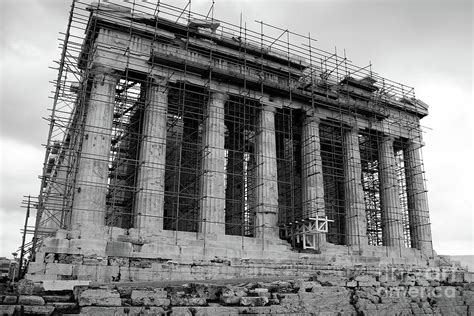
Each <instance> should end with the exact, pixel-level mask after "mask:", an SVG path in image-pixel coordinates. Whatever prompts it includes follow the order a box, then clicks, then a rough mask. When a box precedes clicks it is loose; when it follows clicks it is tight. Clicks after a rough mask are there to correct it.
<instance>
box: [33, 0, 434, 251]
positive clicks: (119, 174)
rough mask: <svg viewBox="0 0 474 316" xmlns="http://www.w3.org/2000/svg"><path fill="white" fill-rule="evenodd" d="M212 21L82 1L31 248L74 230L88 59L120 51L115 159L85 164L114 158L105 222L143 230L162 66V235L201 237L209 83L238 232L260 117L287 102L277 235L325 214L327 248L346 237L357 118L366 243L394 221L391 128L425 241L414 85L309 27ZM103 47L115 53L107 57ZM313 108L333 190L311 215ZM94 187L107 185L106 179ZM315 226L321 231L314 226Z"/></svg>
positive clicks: (150, 6)
mask: <svg viewBox="0 0 474 316" xmlns="http://www.w3.org/2000/svg"><path fill="white" fill-rule="evenodd" d="M213 15H214V5H213V6H212V7H211V9H210V10H209V12H208V13H207V14H198V13H195V12H192V11H191V1H189V3H188V5H187V6H186V7H185V8H184V9H181V8H177V7H174V6H171V5H168V4H166V3H163V2H161V1H158V2H157V3H149V2H145V1H138V0H130V1H127V3H126V4H121V5H112V4H110V3H108V1H107V2H105V1H104V2H103V3H102V2H98V3H96V4H93V5H92V7H91V6H90V5H89V3H86V2H83V1H72V6H71V11H70V16H69V21H68V26H67V30H66V32H65V33H62V36H63V38H62V39H61V41H60V47H61V49H62V53H61V57H60V60H59V61H58V62H57V65H58V68H57V70H58V77H57V80H56V81H55V82H54V84H55V93H54V96H53V100H54V101H53V106H52V109H51V115H50V117H49V119H48V120H49V123H50V129H49V133H48V137H47V142H46V153H45V160H44V168H43V173H42V176H41V188H40V193H39V195H38V197H37V198H32V199H29V200H28V202H25V205H27V206H28V207H30V206H34V207H35V208H36V209H37V216H36V222H35V225H34V227H29V228H28V229H25V233H32V234H33V239H32V242H31V243H27V244H26V245H25V247H27V248H29V249H30V250H31V251H32V253H33V254H34V252H35V250H36V249H37V247H38V246H39V244H40V243H41V240H42V239H43V238H45V237H47V236H51V235H52V234H54V233H55V231H56V230H57V229H68V228H70V222H71V212H72V208H73V201H74V196H75V192H77V187H76V183H77V182H76V180H77V179H76V178H77V173H78V162H79V160H80V159H81V150H82V145H83V139H84V137H85V132H84V131H85V129H86V113H87V108H88V105H89V99H90V97H91V90H92V86H93V84H94V83H93V82H94V81H93V77H94V73H93V70H92V69H91V68H90V67H89V66H88V65H90V63H91V62H92V60H93V58H97V56H100V57H101V58H102V59H104V60H106V59H107V58H112V57H111V56H117V57H116V58H117V60H120V62H121V63H125V65H124V69H125V70H124V71H123V72H122V73H121V74H120V79H119V80H118V81H117V84H116V86H115V101H114V109H113V122H112V128H111V133H109V131H107V130H97V129H96V131H95V132H96V133H98V134H100V135H103V136H104V137H109V138H110V150H109V152H108V154H107V155H105V156H100V157H88V158H87V159H92V160H97V161H107V164H108V175H107V179H108V180H107V188H106V192H107V193H106V210H105V212H106V214H105V222H106V225H107V226H109V227H120V228H123V229H130V228H133V227H134V225H135V224H134V223H135V220H134V218H135V216H136V199H137V195H138V194H140V190H141V189H140V188H138V187H137V179H138V177H139V175H138V174H139V169H140V168H141V166H142V165H143V163H144V162H143V161H142V158H141V155H140V150H141V148H140V147H141V145H140V144H141V143H142V141H143V139H144V137H146V136H144V135H143V132H142V131H143V128H144V127H143V124H144V113H145V112H146V111H147V104H148V101H147V95H146V94H147V93H146V87H147V85H148V83H149V82H148V80H149V79H148V78H149V75H150V74H151V73H152V72H153V70H154V69H157V68H159V69H160V71H161V73H163V74H167V78H165V80H166V81H167V82H168V85H167V95H168V104H167V112H166V131H167V132H166V137H165V138H166V139H148V140H147V141H149V142H151V143H155V144H159V143H163V142H164V143H165V144H166V163H165V165H164V166H161V165H156V166H153V168H164V170H165V188H164V199H163V201H164V202H163V203H164V213H163V219H162V221H163V229H164V230H173V231H187V232H198V231H199V227H200V221H202V219H201V218H200V215H199V209H200V203H201V200H202V198H203V197H202V194H200V192H201V191H200V186H201V183H200V181H201V178H202V177H203V175H205V174H206V173H208V172H209V170H205V168H204V165H203V163H202V160H203V158H204V157H206V154H207V152H208V148H206V146H205V145H203V137H204V136H203V133H204V128H205V125H206V119H207V118H208V117H209V116H210V115H212V114H211V113H207V104H208V103H209V101H210V98H211V95H210V93H211V92H210V91H211V88H212V87H213V86H214V85H215V82H219V84H220V86H221V87H223V88H224V89H225V90H226V92H227V94H228V96H229V97H228V99H227V101H226V103H225V112H224V121H225V132H224V133H225V138H224V139H225V143H224V149H225V176H224V177H225V233H226V234H227V235H237V236H242V237H255V235H256V234H255V216H256V208H257V207H258V205H257V204H256V203H257V202H256V197H255V187H256V186H257V185H258V184H257V183H258V181H257V173H256V171H255V170H256V168H257V160H258V159H257V158H256V148H255V147H256V138H257V135H258V134H259V133H260V132H261V130H260V127H259V122H258V117H259V113H260V111H261V107H262V104H276V103H278V104H279V107H278V108H277V109H276V112H275V143H276V160H277V187H278V205H277V206H276V207H277V208H278V224H279V226H280V227H282V230H281V235H280V237H281V238H283V239H288V241H289V242H290V243H291V244H292V246H293V247H294V248H295V249H300V248H301V247H302V245H301V242H302V241H301V239H299V238H296V237H297V234H296V235H295V234H291V233H285V231H288V229H289V228H290V231H292V228H291V227H293V228H294V229H293V230H296V229H297V225H299V224H298V223H301V222H304V221H305V220H308V218H315V217H317V216H327V221H326V224H327V225H328V227H327V229H328V231H327V234H326V240H327V242H329V243H332V244H336V245H345V244H347V238H348V237H347V229H348V228H347V227H346V226H347V217H348V215H347V214H348V213H347V211H346V209H347V205H346V198H347V197H346V195H347V194H348V193H347V188H348V186H347V181H348V180H347V170H346V167H345V165H346V164H347V161H346V160H345V159H346V158H345V156H346V155H347V154H348V153H347V147H348V145H349V144H348V143H347V142H348V140H347V138H345V135H346V133H347V131H348V130H351V129H353V128H354V126H357V131H356V133H357V138H356V139H357V140H358V144H357V145H358V147H359V148H360V156H361V157H360V168H361V172H360V174H361V178H360V179H357V181H360V182H361V183H362V188H363V203H364V209H365V214H364V216H363V217H365V220H366V222H367V229H366V230H365V231H358V232H357V235H358V236H357V237H358V238H360V237H363V238H367V240H368V244H369V245H374V246H381V245H384V237H383V231H384V225H388V224H387V222H386V221H385V220H384V215H383V214H382V213H383V212H382V210H383V204H384V203H386V201H384V200H383V198H382V196H383V194H382V191H383V188H382V186H381V184H380V178H381V172H382V171H383V170H381V167H380V165H381V164H380V159H381V158H383V156H381V155H383V154H381V150H380V148H381V147H380V143H381V141H382V138H383V136H384V135H387V134H388V135H394V136H395V141H394V145H393V150H394V152H393V153H394V155H395V157H396V181H397V188H396V191H397V192H398V195H399V197H398V199H399V200H400V208H401V212H402V213H403V216H402V217H401V218H402V223H401V225H402V227H403V235H402V236H399V238H400V239H401V240H400V245H401V247H415V246H416V245H415V244H414V243H413V238H414V233H413V231H414V230H416V225H425V226H429V225H430V223H429V216H428V211H427V209H425V210H424V214H423V215H422V217H423V219H422V220H419V219H417V220H415V219H413V216H412V213H413V211H412V210H413V209H415V208H417V207H418V206H416V205H414V202H412V201H413V200H414V198H413V197H414V196H416V195H418V194H423V193H425V189H424V180H422V181H423V183H421V184H420V183H417V184H416V185H413V184H409V183H414V182H416V181H418V180H416V181H415V180H413V179H415V178H416V179H419V176H420V173H421V174H422V177H423V173H424V172H423V166H422V159H421V157H419V156H417V155H414V154H412V153H410V152H409V151H410V150H411V151H413V150H416V151H418V150H419V148H420V147H421V145H422V129H421V126H420V124H419V119H420V118H421V117H423V116H425V115H426V114H427V106H426V105H425V104H424V103H422V102H421V101H419V100H417V99H416V98H415V92H414V89H413V88H411V87H408V86H405V85H403V84H400V83H396V82H394V81H391V80H388V79H385V78H383V77H381V76H379V75H378V74H377V73H375V72H374V71H372V65H368V66H366V67H358V66H355V65H353V64H352V63H351V61H350V60H349V59H348V58H347V57H346V56H345V52H344V54H343V56H340V55H338V53H337V51H334V52H326V51H323V50H321V49H319V48H317V47H316V46H315V41H314V40H313V39H312V38H311V35H310V34H309V35H299V34H296V33H293V32H291V31H289V30H286V29H280V28H278V27H275V26H272V25H269V24H266V23H264V22H263V21H256V25H257V26H258V28H259V31H255V30H252V28H250V27H247V24H246V23H243V22H242V21H241V22H240V25H232V24H229V23H226V22H224V21H218V20H216V19H214V17H213ZM117 33H119V34H120V36H117V35H115V34H117ZM104 43H106V44H104ZM102 51H109V52H113V54H103V55H101V52H102ZM144 52H145V53H146V54H148V56H144V55H146V54H145V53H144ZM144 58H145V59H146V60H145V63H142V61H143V60H144ZM144 64H146V65H147V67H146V68H144V67H143V65H144ZM196 78H198V79H199V80H198V79H196ZM199 83H201V84H199ZM269 96H270V97H269ZM271 96H277V98H275V100H273V99H272V97H271ZM301 104H304V106H301ZM308 110H312V111H314V112H315V113H318V114H319V115H320V117H321V122H320V124H319V136H318V138H317V139H315V140H313V141H317V142H319V143H320V156H321V161H322V179H323V188H324V196H323V197H317V199H319V201H317V203H316V204H315V205H324V206H323V207H321V208H320V207H319V206H318V207H317V208H316V209H312V210H311V211H310V212H309V213H308V212H306V211H305V206H304V204H305V203H309V202H308V198H305V199H304V198H303V195H304V193H303V192H302V191H303V190H302V182H303V181H304V179H303V177H304V175H305V173H304V170H305V168H308V166H306V165H305V160H304V159H303V158H302V156H303V154H302V153H303V151H304V150H306V149H305V147H304V146H306V145H305V142H306V140H305V139H304V137H303V134H304V133H303V129H304V124H305V123H304V122H305V112H306V111H308ZM413 144H415V145H413ZM408 156H410V157H413V158H412V160H411V161H410V163H409V168H410V169H408V167H407V163H406V162H404V161H406V158H407V157H408ZM82 159H84V157H82ZM409 180H410V181H409ZM88 185H89V186H90V187H91V188H100V187H101V184H98V183H89V184H88ZM420 188H421V189H420ZM322 200H323V201H322ZM399 211H400V210H393V212H399ZM283 227H284V229H283ZM313 233H314V234H317V233H319V232H318V231H317V229H316V231H314V232H313ZM427 242H428V240H427ZM429 242H431V240H429ZM304 248H306V247H304Z"/></svg>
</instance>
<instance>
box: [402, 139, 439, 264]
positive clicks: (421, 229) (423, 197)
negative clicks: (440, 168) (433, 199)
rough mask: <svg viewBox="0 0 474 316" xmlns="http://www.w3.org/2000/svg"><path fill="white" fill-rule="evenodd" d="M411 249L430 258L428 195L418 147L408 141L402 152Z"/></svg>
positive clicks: (431, 253) (431, 246)
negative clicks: (417, 250)
mask: <svg viewBox="0 0 474 316" xmlns="http://www.w3.org/2000/svg"><path fill="white" fill-rule="evenodd" d="M403 156H404V162H405V176H406V184H407V200H408V216H409V221H410V235H411V244H412V247H414V248H417V249H420V250H421V252H422V253H424V254H426V255H428V256H432V255H433V245H432V239H431V226H430V216H429V210H428V194H427V190H426V186H425V180H424V177H423V167H422V161H421V155H420V145H419V144H417V143H415V142H414V141H410V142H409V143H408V145H407V147H406V148H405V150H404V152H403Z"/></svg>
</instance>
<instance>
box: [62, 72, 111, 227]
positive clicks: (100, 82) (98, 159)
mask: <svg viewBox="0 0 474 316" xmlns="http://www.w3.org/2000/svg"><path fill="white" fill-rule="evenodd" d="M117 81H118V76H117V75H116V74H114V73H113V71H112V70H111V69H105V68H97V69H95V70H94V73H93V82H92V88H91V92H90V98H89V102H88V104H87V108H86V120H85V125H84V135H83V140H82V149H81V155H80V158H79V167H78V171H77V176H76V187H75V194H74V202H73V207H72V215H71V227H72V228H73V229H76V228H80V227H83V228H91V227H94V226H103V225H104V220H105V211H106V194H107V189H108V185H107V183H108V173H109V154H110V145H111V144H110V142H111V134H112V122H113V115H114V103H115V87H116V84H117Z"/></svg>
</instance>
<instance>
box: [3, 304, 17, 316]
mask: <svg viewBox="0 0 474 316" xmlns="http://www.w3.org/2000/svg"><path fill="white" fill-rule="evenodd" d="M14 313H15V305H0V315H5V316H10V315H13V314H14Z"/></svg>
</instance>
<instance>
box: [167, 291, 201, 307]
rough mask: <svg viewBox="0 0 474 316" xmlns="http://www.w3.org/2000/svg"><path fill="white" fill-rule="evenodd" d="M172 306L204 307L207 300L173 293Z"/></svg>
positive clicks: (171, 296) (171, 295)
mask: <svg viewBox="0 0 474 316" xmlns="http://www.w3.org/2000/svg"><path fill="white" fill-rule="evenodd" d="M170 299H171V305H173V306H203V305H206V299H205V298H202V297H196V296H193V295H190V294H186V293H184V292H173V293H171V294H170Z"/></svg>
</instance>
